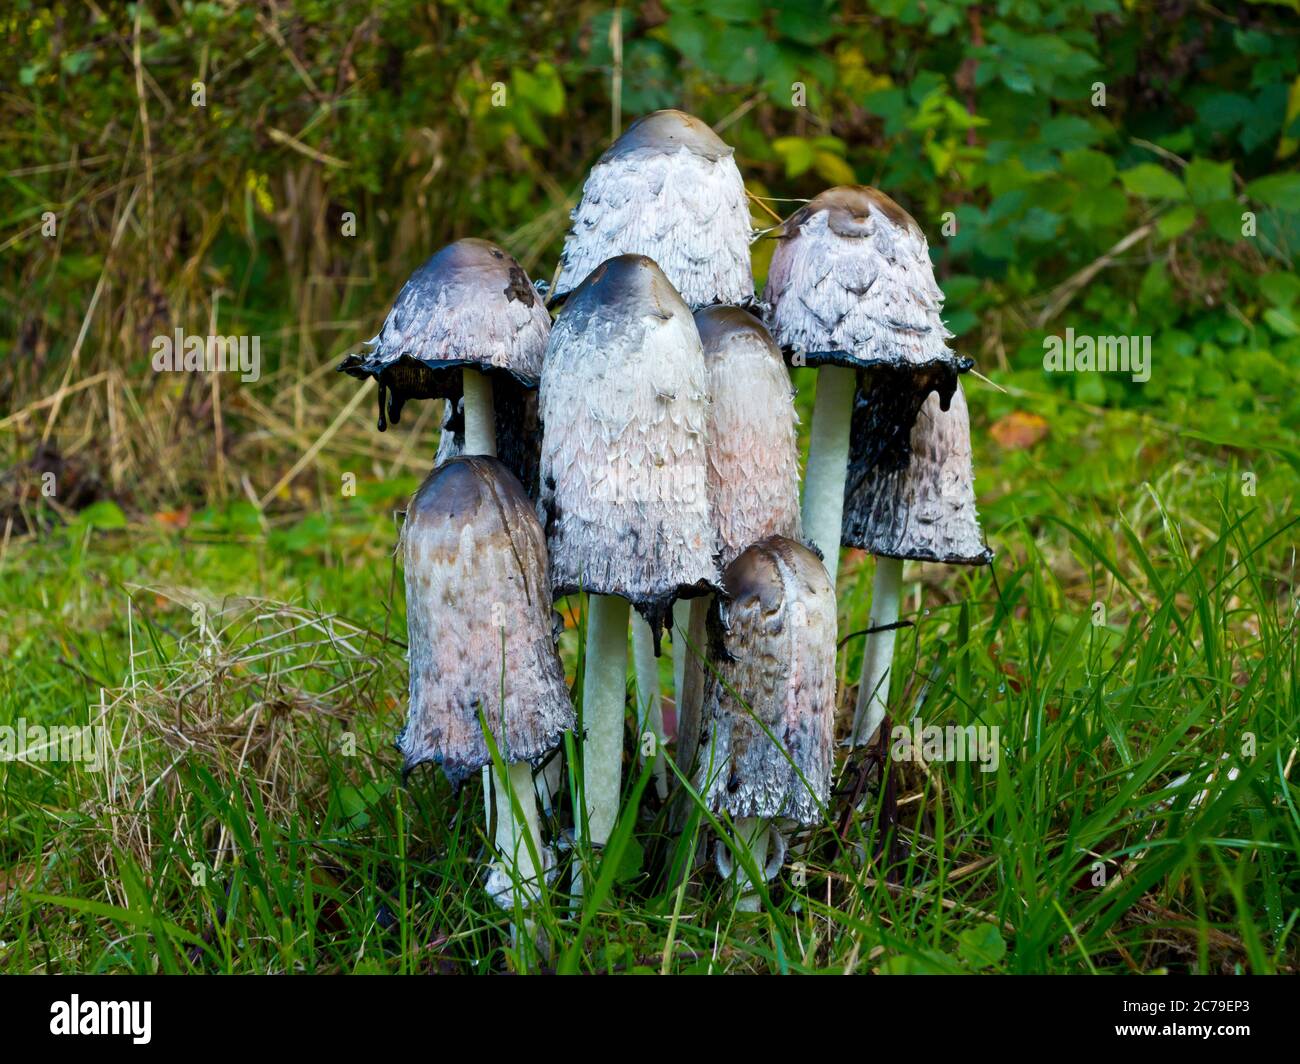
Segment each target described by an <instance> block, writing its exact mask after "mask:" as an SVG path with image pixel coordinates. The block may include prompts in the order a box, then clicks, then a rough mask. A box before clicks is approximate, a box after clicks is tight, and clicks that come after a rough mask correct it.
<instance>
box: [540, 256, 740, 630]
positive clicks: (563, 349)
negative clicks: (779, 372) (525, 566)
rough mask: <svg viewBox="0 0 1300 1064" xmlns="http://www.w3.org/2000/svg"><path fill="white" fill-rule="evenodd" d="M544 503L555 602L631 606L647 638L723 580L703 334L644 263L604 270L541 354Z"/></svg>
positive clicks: (577, 297)
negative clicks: (615, 601) (679, 602)
mask: <svg viewBox="0 0 1300 1064" xmlns="http://www.w3.org/2000/svg"><path fill="white" fill-rule="evenodd" d="M539 403H540V410H541V416H542V424H543V428H544V431H543V434H542V459H541V498H540V501H539V503H538V507H539V512H540V513H541V514H542V515H543V517H544V520H545V526H546V536H547V541H548V545H549V547H550V554H551V581H552V585H553V589H554V593H555V594H556V596H560V595H566V594H571V593H573V592H575V591H579V590H582V591H586V592H588V593H589V594H592V595H617V596H621V597H622V598H625V599H627V600H628V601H629V602H630V603H631V604H632V605H633V606H634V607H635V608H636V609H637V611H638V612H639V613H640V614H641V615H642V616H643V617H644V618H645V619H646V621H647V622H648V623H649V625H650V627H651V629H652V630H653V632H654V636H655V643H656V648H657V646H658V643H659V639H660V636H661V633H662V630H663V623H664V618H665V616H666V615H667V614H668V612H669V611H670V610H671V608H672V604H673V602H674V601H675V600H676V599H678V598H679V597H680V598H690V597H692V596H693V595H699V594H705V593H708V592H710V591H712V590H714V589H715V588H716V587H717V584H718V581H719V579H720V574H719V572H718V567H717V564H716V561H715V558H714V542H713V530H712V526H711V524H710V521H709V505H708V492H707V487H706V453H705V441H706V433H707V431H708V390H707V381H706V375H705V370H704V356H703V351H702V349H701V346H700V337H699V332H698V330H697V329H696V326H695V322H694V320H693V319H692V317H691V313H690V311H689V310H688V309H687V307H686V304H685V303H684V302H682V298H681V296H680V295H678V293H677V290H676V289H675V288H673V286H672V285H671V284H670V283H669V281H668V279H667V278H666V277H665V276H664V274H663V271H662V270H660V269H659V267H658V266H657V265H656V264H655V263H654V262H653V261H652V260H651V259H648V258H646V257H645V256H644V255H621V256H619V257H617V258H614V259H610V260H609V261H608V262H605V263H602V264H601V265H600V266H598V267H596V269H595V270H593V271H592V273H591V275H590V276H588V277H587V278H586V280H584V281H583V283H582V284H581V285H580V286H579V287H578V288H577V289H576V290H575V291H574V292H573V294H572V296H570V298H569V300H568V301H567V302H566V303H565V305H564V308H563V310H562V311H561V313H560V316H559V318H558V319H557V320H556V323H555V326H554V328H553V329H552V330H551V339H550V343H549V345H548V347H547V351H546V359H545V364H544V367H543V370H542V382H541V390H540V394H539Z"/></svg>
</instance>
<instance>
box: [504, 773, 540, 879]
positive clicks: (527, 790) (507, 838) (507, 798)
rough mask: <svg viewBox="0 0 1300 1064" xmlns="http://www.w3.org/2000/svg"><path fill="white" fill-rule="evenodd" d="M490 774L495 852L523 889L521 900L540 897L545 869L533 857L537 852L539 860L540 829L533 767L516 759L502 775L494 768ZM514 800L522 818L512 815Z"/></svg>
mask: <svg viewBox="0 0 1300 1064" xmlns="http://www.w3.org/2000/svg"><path fill="white" fill-rule="evenodd" d="M491 773H492V782H493V792H494V795H495V800H496V811H497V824H496V851H497V854H498V855H499V856H500V857H501V859H502V860H503V861H504V862H505V867H504V869H503V871H505V873H506V874H507V875H509V876H510V877H511V878H512V879H513V880H514V881H515V882H517V883H518V884H519V886H520V887H521V888H522V889H523V895H522V898H521V901H524V903H525V904H527V903H528V902H532V901H534V900H536V899H537V898H538V897H539V896H540V893H541V884H540V881H541V877H542V874H543V872H544V869H541V868H538V866H537V862H536V861H534V859H533V854H534V853H536V855H537V861H540V860H542V829H541V826H540V824H539V823H538V820H537V799H536V798H535V797H534V796H533V770H532V766H531V765H529V763H528V762H527V761H519V762H516V763H515V764H513V765H507V766H506V771H505V775H504V776H503V775H502V774H500V773H498V772H497V771H496V769H495V767H493V768H492V769H491ZM512 794H513V795H514V801H513V802H512V801H511V795H512ZM516 802H517V803H518V804H519V808H520V811H521V812H522V814H523V816H522V819H521V818H520V817H519V816H516V814H515V803H516ZM529 839H531V840H532V847H531V849H530V847H529V841H528V840H529Z"/></svg>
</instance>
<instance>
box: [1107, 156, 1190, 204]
mask: <svg viewBox="0 0 1300 1064" xmlns="http://www.w3.org/2000/svg"><path fill="white" fill-rule="evenodd" d="M1119 179H1120V180H1121V181H1122V182H1123V183H1124V187H1125V188H1126V189H1128V191H1129V192H1131V193H1132V194H1133V195H1135V196H1141V197H1142V198H1143V199H1164V200H1181V199H1186V198H1187V190H1186V189H1185V188H1183V185H1182V182H1180V181H1179V180H1178V178H1177V177H1175V176H1174V175H1173V174H1171V173H1170V172H1169V171H1168V170H1166V169H1165V168H1164V167H1163V166H1157V165H1156V164H1155V163H1140V164H1139V165H1137V166H1135V167H1133V169H1132V170H1125V171H1124V172H1123V173H1122V174H1120V175H1119Z"/></svg>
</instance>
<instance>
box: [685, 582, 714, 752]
mask: <svg viewBox="0 0 1300 1064" xmlns="http://www.w3.org/2000/svg"><path fill="white" fill-rule="evenodd" d="M712 601H713V596H712V595H701V596H700V597H699V598H693V599H691V600H690V603H691V613H690V620H689V623H688V624H687V626H686V639H685V640H684V641H683V643H682V647H681V651H682V657H683V658H686V659H688V660H687V663H686V675H685V677H684V678H683V681H682V696H681V698H682V700H681V703H680V704H679V706H678V709H677V767H678V768H680V769H681V770H682V772H684V773H685V774H686V775H687V776H688V777H689V776H690V774H691V771H692V769H694V767H695V755H696V753H697V752H698V751H699V747H700V738H701V732H702V731H703V720H702V714H703V706H704V681H705V680H706V678H707V670H706V668H705V666H704V655H705V654H706V653H707V648H706V647H705V645H704V641H705V639H707V638H708V624H707V622H708V617H709V604H710V603H711V602H712Z"/></svg>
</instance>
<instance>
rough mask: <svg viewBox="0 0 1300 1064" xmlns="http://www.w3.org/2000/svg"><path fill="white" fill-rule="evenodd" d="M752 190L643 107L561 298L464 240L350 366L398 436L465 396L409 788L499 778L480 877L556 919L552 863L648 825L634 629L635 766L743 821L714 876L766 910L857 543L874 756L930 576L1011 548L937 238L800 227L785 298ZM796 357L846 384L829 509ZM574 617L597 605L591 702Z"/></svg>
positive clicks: (448, 476) (899, 227) (790, 254)
mask: <svg viewBox="0 0 1300 1064" xmlns="http://www.w3.org/2000/svg"><path fill="white" fill-rule="evenodd" d="M748 199H749V196H748V193H747V192H746V189H745V185H744V182H743V180H742V179H741V176H740V172H739V170H738V169H737V167H736V162H735V158H734V152H733V149H732V148H731V147H730V146H728V145H727V144H726V143H725V142H724V141H723V140H722V139H721V138H720V137H719V136H718V135H717V133H716V132H714V130H713V129H711V128H710V127H709V126H708V125H706V124H705V123H703V122H701V121H700V120H699V119H698V118H695V117H693V116H691V115H687V114H684V113H683V112H680V111H658V112H655V113H654V114H651V115H647V116H645V117H644V118H642V119H640V120H639V121H637V122H636V123H634V124H633V125H632V126H631V127H629V129H628V130H627V131H626V132H625V133H624V134H623V136H621V137H620V138H618V140H617V141H616V142H615V143H614V144H613V145H612V146H611V147H610V148H609V149H608V150H607V151H606V152H605V153H604V154H603V155H602V156H601V157H600V158H599V160H598V161H597V162H596V163H595V165H594V166H593V167H592V169H591V172H590V174H589V176H588V178H587V180H586V183H585V185H584V187H583V191H582V196H581V200H580V202H579V203H578V205H577V207H576V208H575V209H574V210H573V212H572V221H573V225H572V228H571V230H570V232H569V234H568V236H567V238H566V239H565V243H564V250H563V254H562V256H561V259H560V264H559V270H558V277H557V282H556V285H555V290H554V293H553V299H552V306H551V307H549V308H548V307H547V306H546V303H545V301H544V299H543V297H542V295H541V293H540V291H539V290H538V287H535V286H534V285H533V284H532V282H530V280H529V278H528V276H527V274H526V273H525V272H524V270H523V268H522V267H521V266H520V265H519V263H518V262H516V261H515V260H514V259H513V258H512V257H511V256H510V255H509V254H508V253H507V252H506V251H504V250H503V249H502V248H499V247H497V246H496V245H494V244H491V243H489V242H487V241H484V240H477V239H463V240H458V241H456V242H455V243H453V244H450V245H448V246H447V247H446V248H443V249H442V250H441V251H440V252H438V253H437V254H436V255H434V256H433V258H431V259H430V260H429V261H428V262H427V263H425V264H424V265H423V266H422V267H420V269H418V270H417V271H416V272H415V274H413V275H412V277H411V279H410V280H409V281H408V282H407V284H406V285H405V286H404V287H403V288H402V290H401V292H400V293H399V294H398V297H397V300H396V302H395V304H394V305H393V307H392V309H391V311H390V312H389V314H388V317H387V319H386V320H385V322H384V324H383V327H382V328H381V330H380V332H379V334H378V335H377V336H376V337H375V339H374V340H372V341H370V342H369V344H368V348H369V349H368V350H367V351H365V352H364V353H361V354H356V355H352V356H351V357H349V358H348V359H347V360H346V361H345V362H344V363H343V364H342V365H341V366H340V369H342V370H344V371H346V372H348V373H350V374H352V375H353V376H356V377H359V378H363V379H365V378H373V379H374V380H375V381H376V382H377V384H378V393H379V406H380V418H379V428H380V430H381V431H382V430H384V429H385V428H386V426H387V424H388V423H392V424H397V423H398V422H399V420H400V417H401V412H402V407H403V404H404V403H405V402H407V401H408V400H410V399H428V398H435V399H442V400H443V401H444V407H443V414H442V436H441V442H440V444H439V447H438V450H437V454H436V455H435V456H434V461H433V469H432V472H430V473H429V475H428V477H427V478H426V479H425V481H424V483H423V484H422V485H421V487H420V488H419V490H418V491H417V492H416V493H415V495H414V497H413V498H412V499H411V502H410V504H409V506H408V508H407V513H406V523H405V526H404V528H403V531H402V534H401V557H402V560H403V564H404V567H405V586H406V610H407V622H408V630H409V645H410V651H409V659H410V693H409V702H408V709H407V720H406V725H405V727H404V728H403V729H402V732H401V734H400V736H399V737H398V741H397V742H398V747H399V749H400V750H401V752H402V754H403V756H404V759H405V769H406V771H407V772H409V771H411V770H412V769H414V768H415V767H416V766H417V765H420V764H422V763H425V762H432V763H435V764H437V765H439V766H441V768H442V770H443V772H444V774H445V775H446V777H447V779H448V780H449V781H450V782H451V783H452V785H453V786H459V785H460V784H461V783H463V782H464V781H465V780H467V779H470V778H472V777H474V776H475V775H480V776H481V778H482V780H483V785H484V795H485V812H486V823H485V825H484V842H485V849H486V851H487V854H488V861H487V864H488V867H489V871H488V874H487V877H486V881H485V885H486V887H487V889H488V891H489V893H490V894H491V895H492V896H493V897H494V898H495V899H496V900H497V901H498V902H499V903H500V904H502V905H504V906H507V907H511V908H513V909H517V910H524V909H527V908H528V907H529V906H532V905H534V904H536V902H537V901H538V899H539V898H540V897H541V896H542V895H543V894H544V892H545V891H546V890H547V889H548V884H550V883H551V881H552V878H553V876H554V872H555V864H556V859H555V853H556V852H557V849H558V848H557V844H560V845H561V846H563V845H569V844H570V842H573V843H574V844H575V845H573V852H574V860H573V862H572V868H571V873H572V878H571V879H570V881H569V883H570V886H571V890H572V893H573V894H575V895H577V894H580V893H581V892H582V889H583V883H584V880H585V878H586V876H587V875H589V870H588V869H587V867H586V862H587V861H588V860H590V859H591V858H593V857H594V856H596V855H597V854H598V853H599V850H600V848H601V847H602V846H603V845H604V844H605V843H606V842H607V841H608V840H609V838H610V836H611V834H612V832H613V830H614V827H615V824H616V822H617V821H618V818H619V817H620V816H626V815H629V813H634V812H635V810H626V809H624V782H625V780H624V761H625V756H626V754H627V752H628V749H629V744H628V741H627V740H628V724H629V687H628V657H629V654H628V645H629V628H630V629H631V637H632V638H631V642H632V648H633V654H632V658H633V661H634V665H635V668H634V675H635V681H636V682H635V688H634V697H633V698H632V700H631V701H632V714H631V719H632V725H633V730H632V735H633V743H632V744H631V745H632V747H633V748H634V749H635V750H637V751H639V752H640V755H641V756H642V757H643V758H644V759H646V760H648V761H652V762H653V766H652V768H649V767H648V768H647V769H646V770H645V771H653V775H654V779H655V781H656V790H657V793H658V798H659V802H660V806H661V807H662V806H665V805H669V806H670V807H671V808H672V809H674V810H676V811H678V812H680V810H681V808H682V807H683V805H691V804H693V807H695V808H698V809H701V810H703V811H704V812H706V813H707V815H708V820H709V822H710V823H711V824H713V825H715V826H718V827H719V828H720V830H719V831H718V843H717V846H716V848H715V851H714V852H715V855H716V863H717V867H718V870H719V871H720V872H721V874H722V876H723V877H724V879H726V880H727V881H728V882H729V883H730V884H731V886H732V891H733V896H734V899H735V902H736V905H737V906H738V907H739V908H742V909H755V908H757V907H758V906H759V904H760V901H761V898H762V897H764V896H765V893H766V892H765V891H764V890H763V889H762V887H761V884H762V882H763V881H765V880H767V879H770V878H772V877H773V876H775V875H776V874H777V873H778V872H779V870H780V868H781V866H782V863H783V860H784V854H785V850H786V836H787V834H788V833H789V832H790V831H791V830H796V829H799V828H802V827H806V826H809V825H815V824H818V823H822V822H823V821H824V820H825V819H826V817H827V816H828V804H829V802H830V800H831V793H832V776H833V770H834V749H835V747H834V735H835V708H836V705H837V694H838V692H837V690H836V682H837V670H836V655H837V649H838V631H837V629H838V612H839V611H838V610H837V603H836V575H837V569H838V559H839V548H840V546H841V544H842V543H843V544H847V545H850V546H853V547H857V548H860V549H863V550H865V551H867V552H869V553H870V554H873V555H875V556H876V558H877V563H876V582H875V589H874V592H873V601H872V604H871V618H872V625H873V629H879V631H873V633H872V635H871V636H870V637H869V640H868V644H867V646H866V649H865V656H864V665H863V679H862V682H861V683H860V684H859V687H858V694H857V707H856V713H855V718H854V725H853V729H852V731H851V733H850V736H849V739H850V741H851V742H855V743H863V742H866V741H868V740H869V739H870V737H871V735H872V734H873V733H874V732H875V731H876V729H877V727H878V726H879V724H880V722H881V721H882V720H883V719H884V716H885V714H886V712H887V710H888V705H889V701H888V699H889V680H888V677H889V665H890V660H891V658H892V652H893V628H894V626H895V624H896V622H897V620H898V611H899V600H900V588H901V572H902V570H901V566H902V560H903V559H913V560H919V561H930V562H941V563H944V564H965V565H978V564H984V563H987V562H988V561H989V560H990V558H991V557H992V555H991V552H990V551H989V550H988V548H987V547H986V546H985V545H984V541H983V536H982V533H981V531H980V527H979V521H978V517H977V515H976V511H975V495H974V488H973V473H972V466H971V447H970V426H969V420H968V415H967V410H966V404H965V398H964V396H963V394H962V391H961V388H960V386H959V384H958V378H959V376H960V374H962V373H964V372H965V371H966V370H968V369H970V368H971V362H970V360H969V359H966V358H964V357H962V356H960V355H958V354H956V353H954V352H953V351H952V350H951V348H950V347H949V344H948V341H949V340H950V339H951V335H950V334H949V333H948V331H947V329H946V328H945V327H944V324H943V321H942V318H941V313H942V309H943V293H942V292H941V291H940V289H939V286H938V284H937V282H936V280H935V277H934V271H933V269H932V267H931V264H930V258H929V251H928V248H927V245H926V241H925V237H924V235H923V234H922V231H921V228H920V226H919V225H918V224H917V223H916V222H915V221H914V220H913V219H912V218H911V217H910V216H909V215H908V214H907V212H906V211H904V210H903V209H902V208H901V207H899V206H898V204H896V203H894V202H893V201H892V200H891V199H889V197H887V196H885V195H884V194H882V193H881V192H879V191H877V190H875V189H872V188H867V187H864V186H847V187H840V188H833V189H830V190H828V191H826V192H823V193H822V194H821V195H819V196H818V197H816V198H815V199H813V200H812V201H810V202H808V203H807V204H805V205H804V206H802V207H801V208H799V209H798V210H797V211H795V212H794V214H792V215H791V216H790V217H789V218H788V219H787V220H786V221H785V222H784V223H782V224H781V226H780V227H778V228H777V229H776V230H775V231H774V233H773V235H774V237H775V239H776V242H777V245H776V249H775V251H774V254H773V256H772V262H771V267H770V269H769V271H768V276H767V284H766V290H765V293H764V301H763V302H762V303H759V302H757V301H756V300H755V297H754V291H755V290H754V280H753V277H752V273H751V263H750V251H749V246H750V242H751V239H752V238H753V236H754V230H753V228H752V223H751V218H750V210H749V203H748ZM553 313H554V321H552V314H553ZM756 314H762V315H763V318H762V319H760V317H757V316H755V315H756ZM787 362H788V363H790V364H792V365H797V366H811V367H817V368H818V370H819V373H818V377H817V384H816V394H815V402H814V407H813V420H812V425H811V432H810V446H809V457H808V463H807V469H806V473H805V476H804V477H803V481H802V487H803V495H802V502H801V499H800V483H801V482H800V471H799V445H798V416H797V414H796V412H795V406H794V397H795V393H794V389H793V387H792V384H791V377H790V374H789V371H788V369H787ZM498 456H499V457H498ZM564 596H570V597H575V598H576V597H578V596H582V597H584V598H585V602H586V610H585V639H586V644H585V653H584V655H583V661H582V675H581V678H580V682H581V697H580V698H579V699H578V700H577V706H576V709H575V704H574V701H573V699H572V697H571V691H570V681H568V680H566V677H565V672H564V668H563V665H562V663H561V658H560V654H559V650H558V637H559V632H560V631H561V630H562V629H563V627H564V625H563V623H561V622H559V620H558V615H557V614H556V613H555V612H554V610H553V602H554V601H555V600H556V599H559V598H562V597H564ZM572 615H573V611H571V612H570V616H572ZM580 623H582V622H581V621H580ZM665 630H667V631H668V632H669V633H670V635H671V641H672V647H673V658H674V661H673V665H674V679H675V686H676V690H675V699H674V709H675V711H676V728H675V733H676V734H675V743H674V744H673V745H672V748H671V749H672V754H673V756H672V759H671V762H672V763H671V764H669V758H668V751H667V744H668V743H669V741H670V733H671V731H672V729H670V728H669V727H668V726H667V725H666V714H665V711H664V710H665V707H664V704H663V700H662V699H661V697H660V693H659V691H660V675H659V667H660V654H661V653H662V651H663V641H662V636H663V633H664V632H665ZM574 682H576V678H575V681H574ZM568 731H575V732H576V736H575V740H576V741H574V742H573V743H572V744H571V746H570V749H571V750H573V751H574V752H575V753H576V754H577V757H578V761H577V763H576V764H574V765H571V766H570V771H568V772H567V773H566V772H562V771H560V765H561V757H562V752H561V749H560V748H561V747H562V746H563V745H564V744H563V743H562V741H561V740H562V738H563V736H564V734H565V733H566V732H568ZM670 769H671V771H670ZM565 779H567V780H569V781H570V784H571V785H570V787H569V788H568V790H567V791H566V790H565V788H563V787H561V786H560V783H561V781H562V780H565ZM673 782H675V783H676V788H677V791H676V795H674V794H672V793H671V788H670V783H673ZM539 798H540V800H541V803H542V811H541V813H540V814H539V809H538V801H539ZM670 799H676V801H675V802H670ZM566 822H567V825H568V826H567V827H566ZM671 823H672V824H673V825H674V826H680V824H681V818H680V816H677V815H675V814H674V815H672V817H671Z"/></svg>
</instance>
